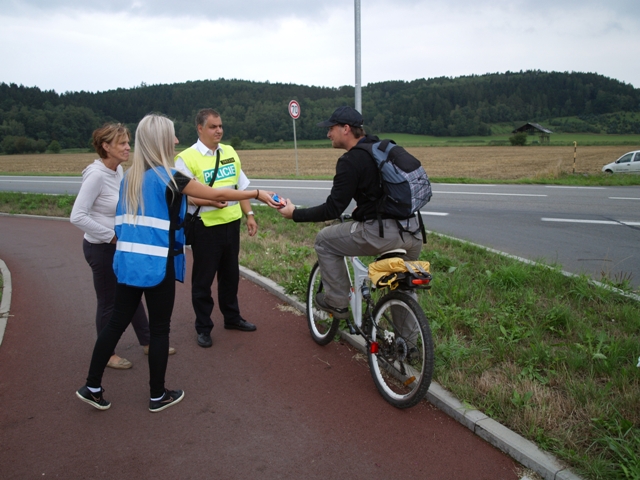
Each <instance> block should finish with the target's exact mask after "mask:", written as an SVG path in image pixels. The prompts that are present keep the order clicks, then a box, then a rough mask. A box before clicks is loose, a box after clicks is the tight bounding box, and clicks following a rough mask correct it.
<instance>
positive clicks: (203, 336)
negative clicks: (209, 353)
mask: <svg viewBox="0 0 640 480" xmlns="http://www.w3.org/2000/svg"><path fill="white" fill-rule="evenodd" d="M198 345H200V346H201V347H204V348H209V347H210V346H211V345H213V342H212V341H211V335H210V334H208V333H199V334H198Z"/></svg>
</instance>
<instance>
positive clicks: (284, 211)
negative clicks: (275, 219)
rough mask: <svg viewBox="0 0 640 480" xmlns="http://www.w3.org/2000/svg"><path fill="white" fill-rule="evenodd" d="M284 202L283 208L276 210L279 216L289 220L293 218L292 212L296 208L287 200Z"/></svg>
mask: <svg viewBox="0 0 640 480" xmlns="http://www.w3.org/2000/svg"><path fill="white" fill-rule="evenodd" d="M285 202H286V204H285V206H284V207H282V208H280V209H278V212H280V215H282V216H283V217H284V218H288V219H291V218H293V211H294V210H295V209H296V206H295V205H294V204H293V202H292V201H291V200H290V199H288V198H287V199H286V200H285Z"/></svg>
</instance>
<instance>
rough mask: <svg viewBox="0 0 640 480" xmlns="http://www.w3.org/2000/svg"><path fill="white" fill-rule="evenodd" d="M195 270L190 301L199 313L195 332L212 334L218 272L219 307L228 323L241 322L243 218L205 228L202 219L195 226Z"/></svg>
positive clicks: (192, 276)
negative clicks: (240, 293)
mask: <svg viewBox="0 0 640 480" xmlns="http://www.w3.org/2000/svg"><path fill="white" fill-rule="evenodd" d="M191 249H192V250H193V269H192V274H191V303H192V304H193V310H194V312H195V314H196V331H197V332H198V333H211V330H212V329H213V321H212V320H211V312H212V311H213V305H214V302H213V297H212V296H211V285H212V284H213V279H214V278H215V276H216V274H217V275H218V308H219V309H220V312H221V313H222V316H223V317H224V323H225V324H236V323H239V322H240V320H241V319H242V317H241V316H240V307H239V306H238V282H239V281H240V268H239V265H238V254H239V253H240V220H239V219H238V220H235V221H233V222H231V223H225V224H223V225H214V226H212V227H205V226H204V224H203V223H202V220H198V221H197V222H196V225H195V235H194V240H193V243H192V245H191Z"/></svg>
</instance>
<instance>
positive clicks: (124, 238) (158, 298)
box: [76, 114, 279, 412]
mask: <svg viewBox="0 0 640 480" xmlns="http://www.w3.org/2000/svg"><path fill="white" fill-rule="evenodd" d="M177 142H178V140H177V139H176V137H175V130H174V125H173V122H172V121H171V120H169V119H168V118H166V117H164V116H162V115H157V114H151V115H147V116H146V117H144V118H143V119H142V120H141V121H140V123H139V124H138V128H137V130H136V139H135V153H134V155H133V164H132V166H131V168H130V169H129V170H128V171H127V173H126V175H125V177H124V180H123V182H122V187H121V189H120V200H119V202H118V208H117V211H116V226H115V233H116V236H117V238H118V240H117V244H116V253H115V257H114V263H113V269H114V272H115V274H116V277H117V279H118V283H117V285H116V296H115V305H114V310H113V316H112V317H111V319H110V320H109V323H108V324H107V326H106V327H105V328H104V329H103V330H102V331H101V332H100V335H99V336H98V340H97V341H96V345H95V347H94V350H93V356H92V358H91V365H90V367H89V375H88V377H87V383H86V385H85V386H83V387H82V388H80V389H79V390H78V391H77V392H76V395H77V396H78V398H79V399H80V400H82V401H84V402H86V403H88V404H90V405H91V406H93V407H95V408H97V409H99V410H106V409H108V408H109V407H110V406H111V403H110V402H108V401H107V400H105V398H104V397H103V395H102V393H103V392H104V389H103V388H102V376H103V373H104V369H105V367H106V365H107V363H108V361H109V357H110V352H112V351H113V349H114V348H115V346H116V345H117V343H118V341H119V339H120V337H121V335H122V333H123V332H124V330H125V329H126V328H127V326H128V325H129V323H130V322H131V319H132V318H133V315H134V313H135V311H136V308H137V306H138V304H139V303H140V300H141V298H142V295H143V294H144V296H145V300H146V304H147V309H148V312H149V329H150V332H151V341H150V345H149V386H150V399H149V411H151V412H159V411H162V410H164V409H165V408H168V407H170V406H171V405H174V404H176V403H178V402H180V401H181V400H182V399H183V398H184V392H183V391H182V390H169V389H167V388H165V372H166V369H167V358H168V351H169V330H170V324H171V313H172V312H173V304H174V299H175V281H176V280H178V281H180V282H182V281H183V279H184V274H185V269H186V268H185V267H186V265H185V258H184V257H185V256H184V232H183V230H182V227H181V224H182V222H183V221H184V215H185V212H186V196H187V195H189V196H191V197H196V198H202V199H207V200H214V201H238V200H245V199H252V198H253V199H257V200H260V201H262V202H264V203H266V204H268V205H270V206H271V207H274V208H277V207H278V206H279V204H277V203H275V202H274V201H273V199H272V198H271V196H272V195H273V194H274V192H268V191H264V190H262V191H261V190H243V191H239V190H230V189H211V188H207V187H206V186H204V185H202V184H201V183H199V182H197V181H196V180H194V179H192V178H189V177H187V176H186V175H184V174H182V173H180V172H178V171H177V170H175V169H174V168H173V167H174V164H173V158H174V156H175V152H174V145H175V143H177Z"/></svg>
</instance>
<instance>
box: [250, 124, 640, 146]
mask: <svg viewBox="0 0 640 480" xmlns="http://www.w3.org/2000/svg"><path fill="white" fill-rule="evenodd" d="M509 128H511V129H513V127H509ZM552 130H553V129H552ZM378 136H379V137H380V138H391V139H393V140H395V142H396V143H398V144H399V145H402V146H404V147H466V146H509V145H511V144H510V143H509V137H511V136H512V134H511V130H508V131H504V132H503V133H496V134H494V135H491V136H488V137H481V136H472V137H434V136H431V135H411V134H408V133H387V132H384V133H379V134H378ZM532 142H538V137H537V136H530V137H528V138H527V145H528V146H531V147H532V148H533V147H536V146H540V147H544V145H535V144H533V145H532ZM573 142H577V143H578V145H579V146H597V145H602V146H613V145H640V135H605V134H595V133H553V134H551V138H550V142H549V145H550V146H567V145H571V146H573ZM330 147H331V142H330V141H329V140H328V139H324V140H298V148H330ZM278 148H293V139H291V140H288V141H284V142H282V143H281V142H272V143H266V144H265V143H254V142H250V141H245V142H243V144H242V149H245V150H255V149H278Z"/></svg>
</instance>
